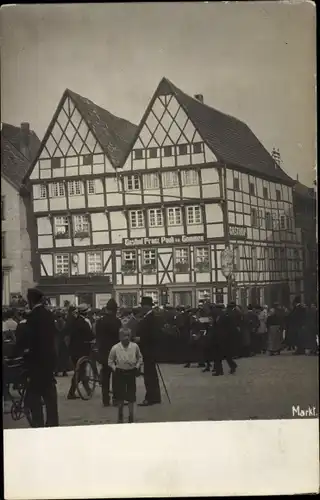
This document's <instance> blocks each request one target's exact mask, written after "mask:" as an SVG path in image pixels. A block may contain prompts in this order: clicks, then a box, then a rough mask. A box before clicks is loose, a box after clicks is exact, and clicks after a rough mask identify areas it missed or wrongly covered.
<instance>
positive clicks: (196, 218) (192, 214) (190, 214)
mask: <svg viewBox="0 0 320 500" xmlns="http://www.w3.org/2000/svg"><path fill="white" fill-rule="evenodd" d="M201 222H202V218H201V208H200V207H198V206H196V207H187V223H188V224H201Z"/></svg>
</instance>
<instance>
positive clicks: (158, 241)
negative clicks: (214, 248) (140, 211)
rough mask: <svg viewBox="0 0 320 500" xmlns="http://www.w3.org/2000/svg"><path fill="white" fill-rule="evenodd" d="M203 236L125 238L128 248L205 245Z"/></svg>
mask: <svg viewBox="0 0 320 500" xmlns="http://www.w3.org/2000/svg"><path fill="white" fill-rule="evenodd" d="M204 241H205V238H204V235H203V234H192V235H181V236H160V237H159V238H123V244H124V245H125V246H126V247H138V246H150V245H152V246H153V245H173V244H178V245H181V244H182V243H203V242H204Z"/></svg>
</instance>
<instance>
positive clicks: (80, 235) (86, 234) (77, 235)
mask: <svg viewBox="0 0 320 500" xmlns="http://www.w3.org/2000/svg"><path fill="white" fill-rule="evenodd" d="M74 237H75V238H80V239H83V238H88V237H89V231H77V232H75V233H74Z"/></svg>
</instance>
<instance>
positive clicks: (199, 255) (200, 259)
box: [195, 247, 209, 272]
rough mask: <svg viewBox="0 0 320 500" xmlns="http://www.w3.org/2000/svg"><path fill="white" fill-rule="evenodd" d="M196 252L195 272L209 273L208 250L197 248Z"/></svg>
mask: <svg viewBox="0 0 320 500" xmlns="http://www.w3.org/2000/svg"><path fill="white" fill-rule="evenodd" d="M195 250H196V265H195V267H196V270H197V271H199V272H205V271H209V248H208V247H198V248H196V249H195Z"/></svg>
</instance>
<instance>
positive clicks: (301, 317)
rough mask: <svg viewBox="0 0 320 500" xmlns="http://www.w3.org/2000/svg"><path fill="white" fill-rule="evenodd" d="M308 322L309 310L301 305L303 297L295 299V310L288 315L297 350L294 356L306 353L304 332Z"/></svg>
mask: <svg viewBox="0 0 320 500" xmlns="http://www.w3.org/2000/svg"><path fill="white" fill-rule="evenodd" d="M306 322H307V309H306V307H305V306H304V305H303V304H302V303H301V297H300V296H297V297H295V299H294V301H293V309H292V310H291V312H290V313H289V315H288V318H287V323H288V328H289V331H290V337H291V338H292V339H293V342H294V345H295V347H296V350H295V352H294V353H293V354H295V355H299V354H304V353H305V348H304V332H305V327H306Z"/></svg>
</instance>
